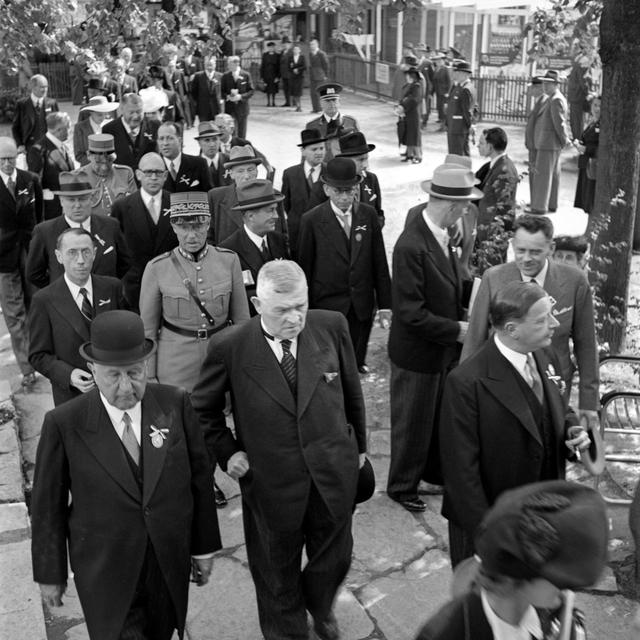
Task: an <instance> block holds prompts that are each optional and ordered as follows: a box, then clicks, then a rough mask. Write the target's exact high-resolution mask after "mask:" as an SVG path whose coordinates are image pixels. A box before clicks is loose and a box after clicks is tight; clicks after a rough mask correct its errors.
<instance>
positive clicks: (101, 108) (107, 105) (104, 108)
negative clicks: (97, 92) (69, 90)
mask: <svg viewBox="0 0 640 640" xmlns="http://www.w3.org/2000/svg"><path fill="white" fill-rule="evenodd" d="M119 106H120V103H119V102H109V101H108V100H107V98H106V97H105V96H93V98H89V102H87V104H86V105H85V106H84V107H82V108H81V109H80V111H96V112H97V113H109V112H110V111H115V110H116V109H117V108H118V107H119Z"/></svg>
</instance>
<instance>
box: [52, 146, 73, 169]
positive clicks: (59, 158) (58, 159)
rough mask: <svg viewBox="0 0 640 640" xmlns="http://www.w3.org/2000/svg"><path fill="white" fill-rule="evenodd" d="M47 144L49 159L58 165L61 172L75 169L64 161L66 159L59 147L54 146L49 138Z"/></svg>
mask: <svg viewBox="0 0 640 640" xmlns="http://www.w3.org/2000/svg"><path fill="white" fill-rule="evenodd" d="M47 144H48V145H49V157H50V158H51V160H52V161H53V162H55V163H56V164H57V165H58V167H59V168H60V170H61V171H71V170H73V167H69V164H68V163H67V161H66V160H65V159H64V157H63V155H62V153H61V152H60V150H59V149H58V147H56V145H55V144H53V142H51V140H49V138H47Z"/></svg>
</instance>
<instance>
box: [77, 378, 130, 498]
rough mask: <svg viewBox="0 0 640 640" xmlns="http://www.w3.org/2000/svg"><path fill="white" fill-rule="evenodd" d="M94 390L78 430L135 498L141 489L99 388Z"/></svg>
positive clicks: (91, 449) (112, 473)
mask: <svg viewBox="0 0 640 640" xmlns="http://www.w3.org/2000/svg"><path fill="white" fill-rule="evenodd" d="M90 393H91V394H92V397H91V400H90V404H89V408H88V410H87V415H86V420H85V421H82V420H81V421H79V422H78V424H77V425H76V430H77V431H78V433H79V434H80V437H81V438H82V439H83V440H84V441H85V443H86V445H87V447H89V450H90V451H91V453H92V454H93V455H94V457H95V458H96V460H97V461H98V462H99V463H100V465H102V467H104V469H105V471H106V472H107V473H108V474H109V475H110V476H111V477H112V478H113V479H114V480H115V481H116V482H117V483H118V484H119V485H120V486H121V487H122V488H123V489H124V490H125V491H126V492H127V493H128V494H129V495H130V496H131V497H132V498H134V499H135V500H138V501H139V500H140V499H141V497H142V496H141V495H140V489H139V488H138V485H137V483H136V481H135V479H134V477H133V473H131V468H130V467H129V463H128V462H127V458H126V454H125V452H124V449H123V447H122V443H121V442H120V438H119V437H118V434H117V433H116V430H115V429H114V428H113V424H112V422H111V419H110V418H109V415H108V414H107V410H106V409H105V408H104V405H103V404H102V400H101V399H100V394H99V392H98V390H97V389H94V390H93V391H90Z"/></svg>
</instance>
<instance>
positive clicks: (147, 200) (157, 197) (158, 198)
mask: <svg viewBox="0 0 640 640" xmlns="http://www.w3.org/2000/svg"><path fill="white" fill-rule="evenodd" d="M140 197H141V198H142V202H144V204H145V206H146V207H148V206H149V203H150V202H151V201H152V200H153V201H154V202H156V203H157V204H158V209H160V204H161V202H162V191H158V193H156V195H155V196H152V195H151V194H150V193H147V192H146V191H145V190H144V189H140Z"/></svg>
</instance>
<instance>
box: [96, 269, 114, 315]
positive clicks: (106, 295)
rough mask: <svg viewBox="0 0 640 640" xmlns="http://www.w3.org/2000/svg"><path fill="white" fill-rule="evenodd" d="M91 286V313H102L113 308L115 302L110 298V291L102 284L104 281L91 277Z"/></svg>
mask: <svg viewBox="0 0 640 640" xmlns="http://www.w3.org/2000/svg"><path fill="white" fill-rule="evenodd" d="M91 285H92V287H93V312H94V313H95V314H96V315H98V313H104V312H105V311H110V310H111V309H114V308H115V305H116V302H117V301H116V300H113V299H112V297H111V290H110V288H109V287H107V286H106V285H105V284H104V281H103V280H101V279H98V278H96V277H95V276H91Z"/></svg>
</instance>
